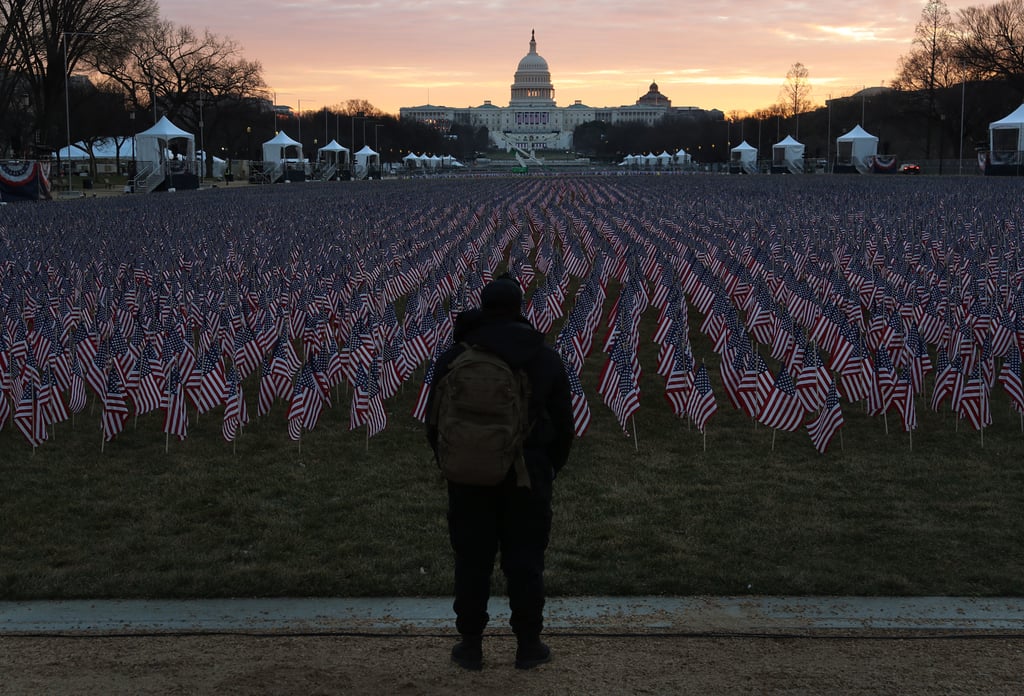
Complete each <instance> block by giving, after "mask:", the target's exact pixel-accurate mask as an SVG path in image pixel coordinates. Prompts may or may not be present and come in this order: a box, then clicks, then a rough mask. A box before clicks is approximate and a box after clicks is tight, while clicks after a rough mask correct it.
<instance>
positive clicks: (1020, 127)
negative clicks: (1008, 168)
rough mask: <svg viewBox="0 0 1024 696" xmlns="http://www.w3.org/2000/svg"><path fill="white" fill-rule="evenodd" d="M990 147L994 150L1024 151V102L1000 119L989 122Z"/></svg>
mask: <svg viewBox="0 0 1024 696" xmlns="http://www.w3.org/2000/svg"><path fill="white" fill-rule="evenodd" d="M988 143H989V144H988V148H989V150H991V151H992V152H1004V153H1010V152H1013V153H1016V152H1022V151H1024V104H1021V105H1020V106H1018V107H1017V109H1016V110H1015V111H1014V112H1013V113H1012V114H1010V115H1009V116H1006V117H1005V118H1001V119H999V120H998V121H993V122H992V123H990V124H988Z"/></svg>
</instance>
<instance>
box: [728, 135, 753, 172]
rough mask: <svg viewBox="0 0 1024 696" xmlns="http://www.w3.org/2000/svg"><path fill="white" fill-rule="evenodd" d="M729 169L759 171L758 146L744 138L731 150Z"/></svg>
mask: <svg viewBox="0 0 1024 696" xmlns="http://www.w3.org/2000/svg"><path fill="white" fill-rule="evenodd" d="M729 171H730V172H736V173H739V174H753V173H754V172H756V171H757V148H756V147H754V146H753V145H751V144H750V143H748V142H747V141H746V140H744V141H743V142H742V143H740V144H739V145H737V146H736V147H734V148H733V149H731V150H730V151H729Z"/></svg>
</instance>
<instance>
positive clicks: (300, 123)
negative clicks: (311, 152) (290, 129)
mask: <svg viewBox="0 0 1024 696" xmlns="http://www.w3.org/2000/svg"><path fill="white" fill-rule="evenodd" d="M306 101H308V102H310V101H316V99H307V100H306ZM296 115H297V116H298V117H299V137H298V138H297V140H298V141H299V147H302V100H301V99H300V100H299V111H298V113H297V114H296Z"/></svg>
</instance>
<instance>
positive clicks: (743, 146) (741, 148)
mask: <svg viewBox="0 0 1024 696" xmlns="http://www.w3.org/2000/svg"><path fill="white" fill-rule="evenodd" d="M732 152H757V148H756V147H754V146H753V145H751V144H750V143H748V142H747V141H746V140H744V141H743V142H742V143H740V144H739V145H737V146H736V147H734V148H733V149H732Z"/></svg>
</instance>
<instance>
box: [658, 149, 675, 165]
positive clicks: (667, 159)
mask: <svg viewBox="0 0 1024 696" xmlns="http://www.w3.org/2000/svg"><path fill="white" fill-rule="evenodd" d="M670 164H672V155H670V154H668V152H666V151H665V150H662V151H661V154H660V155H658V166H659V167H661V168H662V169H668V167H669V165H670Z"/></svg>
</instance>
